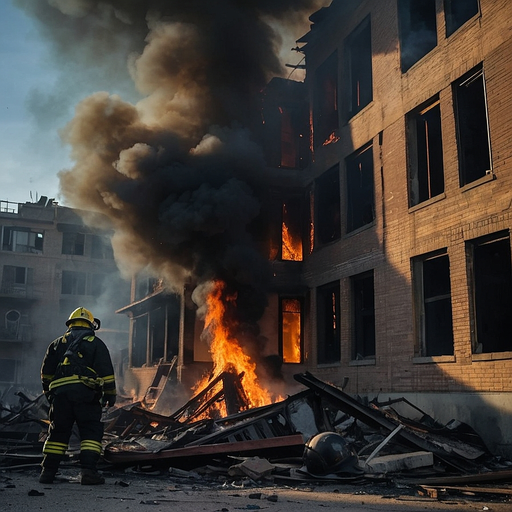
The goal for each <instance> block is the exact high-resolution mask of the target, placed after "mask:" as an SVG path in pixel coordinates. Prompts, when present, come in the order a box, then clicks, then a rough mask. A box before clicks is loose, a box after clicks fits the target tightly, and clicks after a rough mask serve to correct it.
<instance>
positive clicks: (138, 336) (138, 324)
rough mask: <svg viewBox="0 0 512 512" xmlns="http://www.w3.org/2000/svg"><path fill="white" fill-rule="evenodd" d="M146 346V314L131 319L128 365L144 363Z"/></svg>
mask: <svg viewBox="0 0 512 512" xmlns="http://www.w3.org/2000/svg"><path fill="white" fill-rule="evenodd" d="M147 347H148V314H145V315H142V316H139V317H137V318H134V319H133V335H132V352H131V361H130V365H131V366H134V367H140V366H143V365H144V364H146V359H147Z"/></svg>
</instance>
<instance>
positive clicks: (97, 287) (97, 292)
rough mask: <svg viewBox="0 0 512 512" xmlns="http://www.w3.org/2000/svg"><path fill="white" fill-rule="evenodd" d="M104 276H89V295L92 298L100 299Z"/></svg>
mask: <svg viewBox="0 0 512 512" xmlns="http://www.w3.org/2000/svg"><path fill="white" fill-rule="evenodd" d="M105 278H106V275H105V274H91V276H90V280H91V290H90V291H91V293H90V295H92V296H94V297H100V296H101V294H102V293H103V291H104V283H105Z"/></svg>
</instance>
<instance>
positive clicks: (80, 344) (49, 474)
mask: <svg viewBox="0 0 512 512" xmlns="http://www.w3.org/2000/svg"><path fill="white" fill-rule="evenodd" d="M66 325H67V326H68V330H67V331H66V333H65V334H64V335H63V336H60V337H59V338H57V339H56V340H54V341H53V342H52V343H51V344H50V345H49V347H48V349H47V351H46V354H45V356H44V359H43V363H42V366H41V381H42V384H43V392H44V394H45V395H46V398H47V399H48V401H49V403H50V411H49V415H48V417H49V420H50V426H49V428H48V437H47V439H46V441H45V443H44V446H43V461H42V463H41V465H42V468H43V469H42V471H41V475H40V477H39V482H41V483H44V484H49V483H52V482H53V481H54V479H55V475H56V474H57V470H58V468H59V464H60V462H61V461H62V459H63V458H64V456H65V453H66V450H67V449H68V443H69V438H70V436H71V430H72V428H73V425H74V424H75V423H76V425H77V427H78V432H79V434H80V467H81V480H80V482H81V484H83V485H95V484H103V483H104V482H105V479H104V478H103V477H102V476H101V474H100V473H98V471H97V470H96V464H97V462H98V460H99V458H100V455H101V449H102V445H101V441H102V438H103V423H102V422H101V415H102V407H105V406H106V407H112V406H113V405H114V404H115V402H116V383H115V378H114V369H113V365H112V360H111V358H110V353H109V350H108V348H107V347H106V345H105V343H104V342H103V341H102V340H101V339H100V338H98V337H97V336H96V335H95V333H94V331H95V330H97V329H99V327H100V321H99V320H98V319H97V318H94V317H93V315H92V313H91V312H90V311H89V310H87V309H85V308H83V307H79V308H77V309H75V310H74V311H73V312H72V313H71V315H70V316H69V319H68V320H67V321H66Z"/></svg>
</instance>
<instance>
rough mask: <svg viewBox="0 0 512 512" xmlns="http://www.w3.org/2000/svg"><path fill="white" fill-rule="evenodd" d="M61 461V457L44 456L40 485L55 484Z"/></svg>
mask: <svg viewBox="0 0 512 512" xmlns="http://www.w3.org/2000/svg"><path fill="white" fill-rule="evenodd" d="M60 459H61V458H60V457H56V456H54V455H48V454H46V453H45V454H44V457H43V462H42V463H41V466H42V468H43V469H42V471H41V474H40V475H39V483H40V484H53V481H54V480H55V476H56V475H57V470H58V469H59V464H60Z"/></svg>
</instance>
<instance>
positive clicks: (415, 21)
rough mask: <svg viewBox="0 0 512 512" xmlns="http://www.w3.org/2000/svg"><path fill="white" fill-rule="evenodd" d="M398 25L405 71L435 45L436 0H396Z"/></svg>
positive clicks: (402, 64) (402, 65)
mask: <svg viewBox="0 0 512 512" xmlns="http://www.w3.org/2000/svg"><path fill="white" fill-rule="evenodd" d="M398 26H399V31H400V60H401V67H402V72H403V73H405V72H406V71H407V70H408V69H409V68H410V67H411V66H413V65H414V64H416V62H418V61H419V60H420V59H422V58H423V57H424V56H425V55H426V54H427V53H428V52H430V51H431V50H433V49H434V48H435V47H436V45H437V27H436V1H435V0H398Z"/></svg>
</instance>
